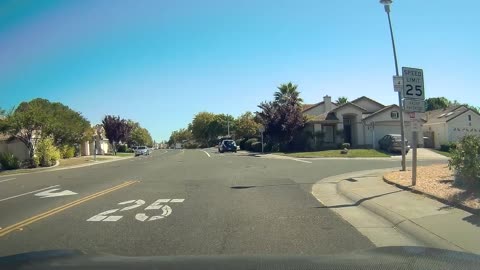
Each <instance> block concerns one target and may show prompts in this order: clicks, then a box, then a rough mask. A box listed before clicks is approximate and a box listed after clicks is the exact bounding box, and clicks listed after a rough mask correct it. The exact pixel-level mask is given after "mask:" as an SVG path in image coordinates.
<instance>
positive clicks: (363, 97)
mask: <svg viewBox="0 0 480 270" xmlns="http://www.w3.org/2000/svg"><path fill="white" fill-rule="evenodd" d="M361 99H366V100H368V101H371V102H373V103H376V104H377V105H380V106H382V107H385V105H383V104H382V103H380V102H378V101H375V100H373V99H371V98H369V97H366V96H361V97H359V98H356V99H354V100H352V101H350V102H351V103H355V102H356V101H359V100H361Z"/></svg>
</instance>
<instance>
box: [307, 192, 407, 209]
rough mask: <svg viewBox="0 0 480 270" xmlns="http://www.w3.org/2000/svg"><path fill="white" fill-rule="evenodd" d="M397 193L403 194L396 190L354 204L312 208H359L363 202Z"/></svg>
mask: <svg viewBox="0 0 480 270" xmlns="http://www.w3.org/2000/svg"><path fill="white" fill-rule="evenodd" d="M398 192H404V190H397V191H392V192H388V193H384V194H380V195H375V196H371V197H366V198H363V199H360V200H358V201H356V202H355V203H352V204H339V205H331V206H316V207H314V208H345V207H353V206H359V205H360V204H362V203H363V202H364V201H368V200H371V199H375V198H378V197H382V196H385V195H389V194H393V193H398Z"/></svg>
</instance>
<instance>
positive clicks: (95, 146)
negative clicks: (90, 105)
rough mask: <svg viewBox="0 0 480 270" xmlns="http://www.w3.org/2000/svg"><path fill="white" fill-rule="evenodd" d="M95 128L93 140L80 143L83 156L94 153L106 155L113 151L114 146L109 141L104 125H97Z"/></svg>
mask: <svg viewBox="0 0 480 270" xmlns="http://www.w3.org/2000/svg"><path fill="white" fill-rule="evenodd" d="M93 128H94V129H95V135H94V138H92V140H89V141H86V142H83V143H82V144H81V145H80V154H81V155H82V156H90V155H93V154H96V155H105V154H108V153H112V152H113V146H112V145H111V144H110V142H109V141H108V139H107V136H106V135H105V130H104V128H103V127H102V125H96V126H94V127H93Z"/></svg>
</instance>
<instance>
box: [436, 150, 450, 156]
mask: <svg viewBox="0 0 480 270" xmlns="http://www.w3.org/2000/svg"><path fill="white" fill-rule="evenodd" d="M432 150H433V152H435V153H437V154H440V155H443V156H446V157H452V153H450V152H444V151H440V150H437V149H432Z"/></svg>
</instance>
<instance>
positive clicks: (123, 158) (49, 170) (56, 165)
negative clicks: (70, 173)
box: [0, 157, 134, 177]
mask: <svg viewBox="0 0 480 270" xmlns="http://www.w3.org/2000/svg"><path fill="white" fill-rule="evenodd" d="M131 158H134V157H122V158H112V159H111V160H104V161H96V162H92V163H87V164H80V165H72V166H68V167H62V168H56V167H58V166H59V165H60V162H59V161H58V160H57V163H56V164H55V165H54V166H51V167H47V168H38V170H35V169H37V168H35V169H33V170H34V171H31V172H22V173H12V174H4V175H0V177H4V176H5V177H7V176H17V175H26V174H35V173H44V172H55V171H62V170H68V169H76V168H82V167H89V166H94V165H99V164H104V163H109V162H114V161H120V160H126V159H131Z"/></svg>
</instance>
